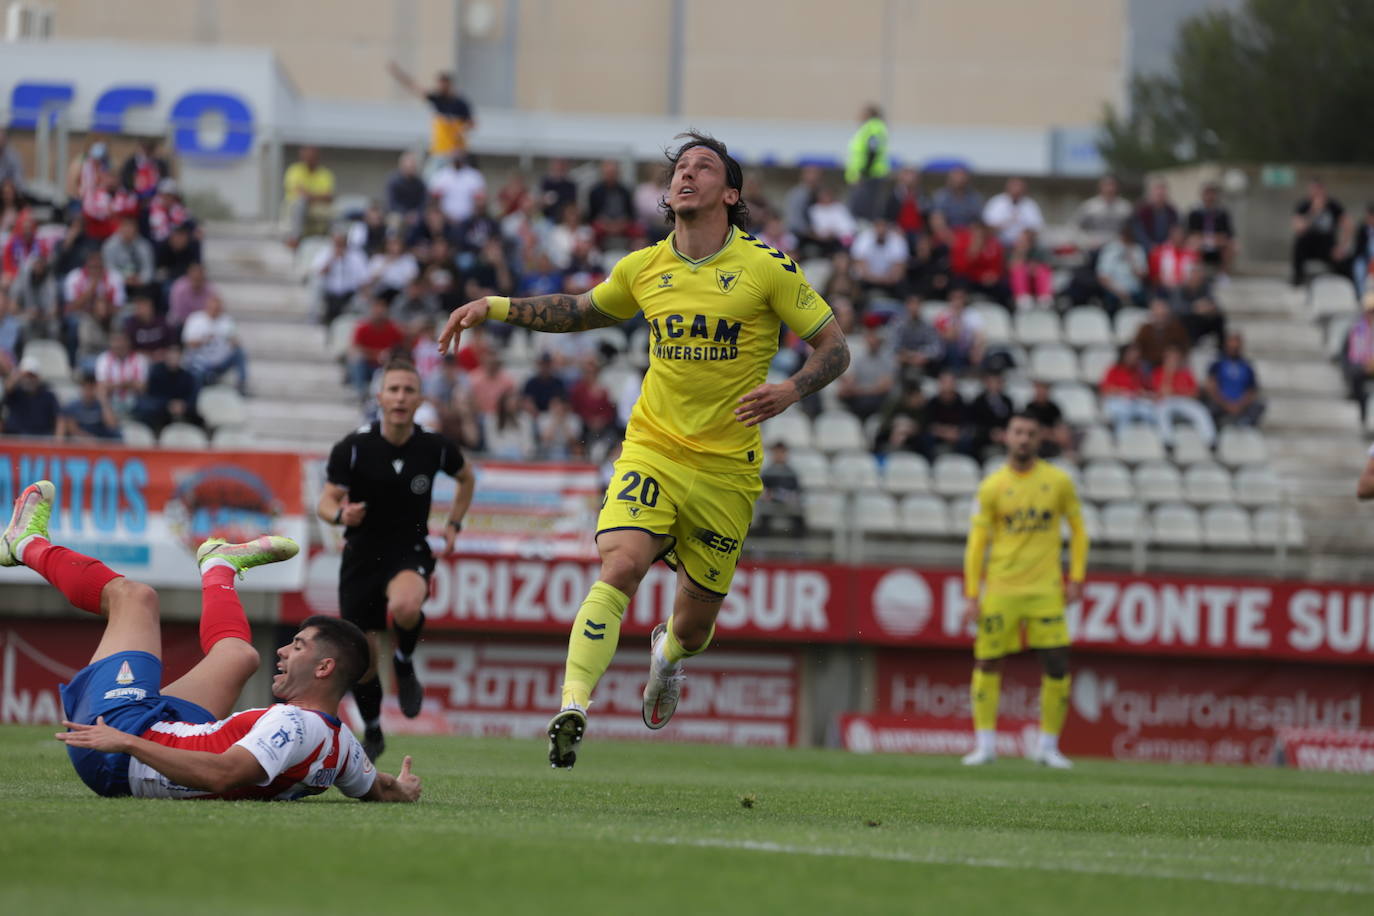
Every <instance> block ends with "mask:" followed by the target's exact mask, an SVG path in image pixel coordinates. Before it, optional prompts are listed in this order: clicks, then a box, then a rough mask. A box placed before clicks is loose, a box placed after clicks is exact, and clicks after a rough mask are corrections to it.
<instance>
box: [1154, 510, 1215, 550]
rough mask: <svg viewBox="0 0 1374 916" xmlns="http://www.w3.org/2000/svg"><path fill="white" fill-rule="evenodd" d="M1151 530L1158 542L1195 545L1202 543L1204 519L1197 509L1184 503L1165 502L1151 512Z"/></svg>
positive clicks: (1179, 545)
mask: <svg viewBox="0 0 1374 916" xmlns="http://www.w3.org/2000/svg"><path fill="white" fill-rule="evenodd" d="M1150 530H1151V534H1152V535H1153V539H1154V541H1155V543H1157V544H1164V545H1167V546H1171V547H1195V546H1197V545H1199V544H1201V543H1202V520H1201V519H1200V518H1199V517H1198V514H1197V510H1196V509H1194V508H1193V507H1192V506H1185V505H1183V504H1182V503H1165V504H1164V505H1162V506H1156V507H1155V509H1154V511H1153V512H1151V513H1150Z"/></svg>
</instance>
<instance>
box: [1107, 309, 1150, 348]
mask: <svg viewBox="0 0 1374 916" xmlns="http://www.w3.org/2000/svg"><path fill="white" fill-rule="evenodd" d="M1149 314H1150V313H1149V312H1147V311H1145V310H1144V309H1138V308H1124V309H1122V310H1121V311H1119V312H1117V313H1116V318H1115V319H1113V321H1112V332H1113V337H1115V339H1116V342H1117V343H1118V344H1127V343H1130V342H1131V341H1132V340H1134V339H1135V332H1136V331H1138V330H1140V326H1141V325H1142V324H1144V323H1145V319H1146V318H1147V317H1149Z"/></svg>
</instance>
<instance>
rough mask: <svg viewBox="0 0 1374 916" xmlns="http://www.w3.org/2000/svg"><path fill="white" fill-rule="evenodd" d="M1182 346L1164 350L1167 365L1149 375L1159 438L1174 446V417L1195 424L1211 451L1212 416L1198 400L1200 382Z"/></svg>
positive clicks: (1212, 435) (1160, 366) (1213, 433)
mask: <svg viewBox="0 0 1374 916" xmlns="http://www.w3.org/2000/svg"><path fill="white" fill-rule="evenodd" d="M1183 356H1184V354H1183V350H1182V349H1180V348H1179V347H1165V349H1164V362H1163V363H1162V364H1160V365H1159V366H1156V367H1155V371H1154V372H1153V373H1151V375H1150V389H1151V394H1152V395H1153V397H1154V399H1155V418H1156V422H1158V423H1159V437H1160V438H1161V439H1163V440H1164V444H1165V445H1170V446H1172V445H1173V444H1174V418H1175V417H1182V418H1183V419H1184V420H1187V421H1188V422H1189V423H1191V424H1192V425H1193V428H1194V429H1196V430H1197V432H1198V435H1199V436H1201V437H1202V441H1203V442H1204V443H1206V444H1207V447H1208V448H1211V446H1212V443H1213V442H1215V441H1216V438H1217V427H1216V423H1215V422H1213V420H1212V414H1211V413H1210V412H1209V411H1208V410H1207V408H1206V407H1205V406H1203V403H1202V402H1201V401H1199V400H1198V396H1197V395H1198V387H1197V379H1196V378H1194V377H1193V372H1192V370H1191V369H1189V368H1188V363H1187V362H1186V361H1185V360H1184V358H1183Z"/></svg>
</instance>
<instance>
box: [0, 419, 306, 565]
mask: <svg viewBox="0 0 1374 916" xmlns="http://www.w3.org/2000/svg"><path fill="white" fill-rule="evenodd" d="M45 478H46V479H48V480H51V481H52V482H53V483H54V484H56V486H57V503H56V507H55V508H54V511H53V515H52V520H51V522H50V525H49V528H50V530H51V532H52V535H53V538H54V539H55V540H57V541H58V542H59V543H62V544H64V545H65V546H68V547H71V548H72V549H73V550H77V551H80V552H81V553H85V554H89V555H91V556H94V557H96V558H97V559H100V560H103V561H104V562H106V563H108V564H110V565H111V566H112V567H114V568H115V569H117V570H119V571H120V572H122V573H124V574H126V575H129V576H131V577H133V578H136V579H138V580H140V581H142V582H147V583H148V584H150V585H155V586H156V585H172V586H183V587H191V588H196V587H199V586H200V573H199V571H198V570H197V568H196V562H195V554H196V548H197V547H198V546H199V545H200V543H201V542H202V541H204V540H205V539H206V538H208V537H223V538H226V539H228V540H230V541H243V540H248V539H249V538H254V537H257V536H258V535H260V534H267V533H273V534H284V535H287V536H288V537H293V538H295V539H296V540H297V541H299V542H301V543H304V542H305V535H306V527H305V513H304V507H303V506H302V502H301V460H300V458H299V456H297V455H291V454H281V453H273V452H220V451H201V452H178V451H172V450H163V449H157V450H146V451H145V450H142V449H132V448H123V447H121V446H113V447H105V446H103V447H101V448H91V447H82V446H68V445H60V444H56V443H48V442H42V441H31V440H23V439H0V506H4V507H9V506H10V505H12V504H13V502H14V498H15V497H16V496H18V495H19V493H20V492H22V491H23V489H24V487H26V486H28V485H29V484H31V483H34V482H35V481H38V480H42V479H45ZM41 581H42V580H41V579H39V578H38V576H37V575H36V574H35V573H33V572H31V571H30V570H27V569H23V568H16V569H4V570H0V585H3V584H5V583H8V582H15V583H19V582H24V583H29V582H33V583H37V582H41ZM303 581H304V564H303V563H302V562H301V561H299V560H292V561H290V562H287V563H278V564H274V565H272V566H268V567H264V568H262V569H259V570H255V571H254V573H253V575H252V576H249V577H248V578H247V579H246V580H245V581H244V582H243V584H242V586H241V587H242V588H244V589H246V590H256V591H273V590H281V589H298V588H300V587H301V585H302V583H303Z"/></svg>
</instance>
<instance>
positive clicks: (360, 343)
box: [348, 298, 405, 401]
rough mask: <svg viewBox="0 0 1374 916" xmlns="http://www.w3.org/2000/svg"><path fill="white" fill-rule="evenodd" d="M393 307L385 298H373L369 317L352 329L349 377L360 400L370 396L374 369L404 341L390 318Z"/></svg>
mask: <svg viewBox="0 0 1374 916" xmlns="http://www.w3.org/2000/svg"><path fill="white" fill-rule="evenodd" d="M390 309H391V307H390V306H389V305H387V302H386V300H385V299H379V298H378V299H373V300H372V301H371V303H370V304H369V305H368V312H367V317H366V318H364V319H363V320H362V321H359V322H358V326H357V327H356V328H354V329H353V346H352V348H351V350H350V352H349V355H348V379H349V382H350V383H351V384H352V385H353V387H354V389H355V390H356V391H357V392H358V398H359V399H360V400H363V401H366V400H367V391H368V388H369V387H370V386H371V385H372V373H374V372H376V371H377V369H378V368H380V367H381V365H382V363H383V362H385V361H386V357H387V354H389V353H390V352H391V351H392V350H393V349H394V348H396V347H399V346H401V345H402V344H403V343H405V335H404V334H402V333H401V329H400V328H399V327H397V326H396V322H394V321H392V320H391V312H390Z"/></svg>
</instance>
